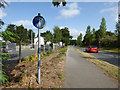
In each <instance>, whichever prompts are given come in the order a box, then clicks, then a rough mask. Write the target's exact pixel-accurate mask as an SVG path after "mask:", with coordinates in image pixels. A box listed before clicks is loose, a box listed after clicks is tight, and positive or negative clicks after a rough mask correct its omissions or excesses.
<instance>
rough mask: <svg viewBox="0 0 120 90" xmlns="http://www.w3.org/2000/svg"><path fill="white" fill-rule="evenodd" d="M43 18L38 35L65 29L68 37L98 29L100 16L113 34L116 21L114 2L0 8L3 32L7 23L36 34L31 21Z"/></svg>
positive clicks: (22, 3)
mask: <svg viewBox="0 0 120 90" xmlns="http://www.w3.org/2000/svg"><path fill="white" fill-rule="evenodd" d="M38 13H41V15H42V16H43V17H44V18H45V19H46V26H45V28H44V29H42V30H41V32H45V31H46V30H50V31H51V32H52V33H53V28H54V26H59V27H60V28H63V27H65V26H66V27H68V28H69V31H70V34H71V35H72V36H73V37H74V38H77V36H78V35H79V34H80V33H82V34H83V35H85V32H86V28H87V26H88V25H90V26H91V30H92V29H93V28H95V29H96V30H98V29H99V26H100V23H101V20H102V17H104V18H105V20H106V25H107V30H108V31H112V32H114V30H115V24H116V22H117V20H118V19H117V14H118V3H117V2H68V3H67V6H66V7H63V6H60V7H58V8H57V7H54V6H53V5H52V3H51V2H9V5H8V6H7V7H6V8H5V9H0V18H1V19H2V20H3V21H4V22H5V25H4V26H3V29H2V30H3V31H4V30H5V29H6V27H7V25H8V24H16V25H21V24H22V25H24V27H26V28H28V29H33V31H34V32H35V33H36V35H37V33H38V30H37V29H36V28H35V27H34V26H33V24H32V20H33V18H34V17H35V16H36V15H37V14H38Z"/></svg>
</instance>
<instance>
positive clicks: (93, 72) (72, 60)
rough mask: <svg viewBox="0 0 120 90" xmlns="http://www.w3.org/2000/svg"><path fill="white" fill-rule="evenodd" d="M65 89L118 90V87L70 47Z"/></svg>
mask: <svg viewBox="0 0 120 90" xmlns="http://www.w3.org/2000/svg"><path fill="white" fill-rule="evenodd" d="M63 88H118V86H117V85H116V84H115V83H114V82H113V81H112V80H111V79H110V78H109V77H107V76H106V75H104V74H103V72H101V71H100V69H98V67H96V66H95V65H94V64H92V63H91V62H89V61H88V60H86V59H85V58H84V56H82V55H80V54H79V53H78V52H76V51H75V50H74V49H72V48H71V47H68V50H67V60H66V80H65V82H64V84H63Z"/></svg>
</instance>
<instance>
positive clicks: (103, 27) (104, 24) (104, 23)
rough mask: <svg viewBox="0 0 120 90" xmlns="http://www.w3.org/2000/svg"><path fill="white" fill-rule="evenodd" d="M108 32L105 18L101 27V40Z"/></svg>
mask: <svg viewBox="0 0 120 90" xmlns="http://www.w3.org/2000/svg"><path fill="white" fill-rule="evenodd" d="M106 30H107V28H106V21H105V18H102V22H101V25H100V38H103V37H105V35H106Z"/></svg>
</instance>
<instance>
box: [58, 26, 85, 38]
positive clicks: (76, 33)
mask: <svg viewBox="0 0 120 90" xmlns="http://www.w3.org/2000/svg"><path fill="white" fill-rule="evenodd" d="M62 28H64V27H60V29H62ZM69 31H70V35H71V36H73V39H77V37H78V36H79V35H80V33H82V35H83V37H84V35H85V32H84V31H83V30H77V29H75V28H69Z"/></svg>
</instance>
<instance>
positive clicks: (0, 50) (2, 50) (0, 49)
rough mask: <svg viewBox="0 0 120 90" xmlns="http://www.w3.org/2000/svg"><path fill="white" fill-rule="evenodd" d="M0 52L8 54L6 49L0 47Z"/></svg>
mask: <svg viewBox="0 0 120 90" xmlns="http://www.w3.org/2000/svg"><path fill="white" fill-rule="evenodd" d="M0 52H3V53H8V50H7V49H6V47H0Z"/></svg>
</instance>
